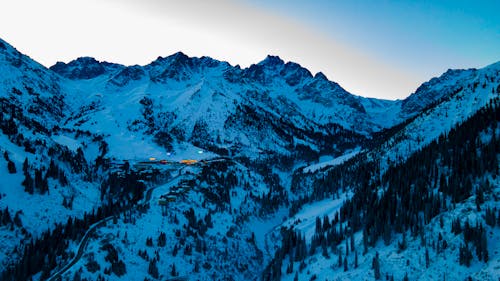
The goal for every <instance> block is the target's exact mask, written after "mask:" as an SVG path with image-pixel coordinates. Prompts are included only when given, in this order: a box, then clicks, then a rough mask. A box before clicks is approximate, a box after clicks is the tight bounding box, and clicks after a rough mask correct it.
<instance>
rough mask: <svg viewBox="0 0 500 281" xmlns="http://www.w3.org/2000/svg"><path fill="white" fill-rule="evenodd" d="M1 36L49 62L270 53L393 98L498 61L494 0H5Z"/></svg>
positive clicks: (244, 62) (243, 57)
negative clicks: (445, 74)
mask: <svg viewBox="0 0 500 281" xmlns="http://www.w3.org/2000/svg"><path fill="white" fill-rule="evenodd" d="M0 7H1V9H0V37H1V38H2V39H4V40H6V41H7V42H9V43H11V44H12V45H14V47H16V48H17V49H19V50H20V51H21V52H23V53H25V54H28V55H29V56H31V57H32V58H33V59H35V60H37V61H39V62H40V63H42V64H44V65H46V66H50V65H52V64H54V63H55V62H57V61H65V62H67V61H70V60H72V59H75V58H77V57H80V56H93V57H95V58H97V59H98V60H106V61H110V62H116V63H121V64H125V65H132V64H147V63H149V62H151V61H152V60H154V59H155V58H156V57H158V56H168V55H170V54H172V53H174V52H177V51H182V52H184V53H186V54H188V55H190V56H204V55H206V56H211V57H213V58H215V59H219V60H224V61H228V62H230V63H231V64H233V65H236V64H239V65H241V66H242V67H246V66H249V65H250V64H252V63H257V62H259V61H261V60H262V59H264V58H265V56H266V55H267V54H272V55H278V56H280V57H281V58H282V59H283V60H285V61H295V62H298V63H300V64H301V65H302V66H304V67H306V68H308V69H309V70H311V72H313V73H315V72H318V71H321V72H323V73H324V74H326V76H327V77H328V78H329V79H330V80H333V81H336V82H338V83H339V84H340V85H342V86H343V87H344V88H346V89H347V90H348V91H350V92H351V93H353V94H356V95H361V96H369V97H378V98H387V99H396V98H404V97H406V96H408V95H409V94H411V93H412V92H413V91H414V90H415V89H416V87H418V85H420V84H421V83H422V82H424V81H427V80H429V79H430V78H432V77H434V76H437V75H439V74H441V73H442V72H444V71H446V70H447V69H448V68H470V67H477V68H478V67H483V66H486V65H488V64H491V63H494V62H496V61H499V60H500V17H499V16H498V15H497V13H498V11H500V1H498V0H496V1H493V0H492V1H483V0H476V1H472V0H471V1H462V0H455V1H451V0H450V1H444V0H435V1H424V0H422V1H380V0H373V1H368V0H366V1H359V0H346V1H337V0H308V1H306V0H300V1H299V0H273V1H269V0H232V1H231V0H211V1H208V0H199V1H195V0H182V1H172V0H44V1H40V0H2V3H1V6H0Z"/></svg>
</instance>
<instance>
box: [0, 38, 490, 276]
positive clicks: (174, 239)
mask: <svg viewBox="0 0 500 281" xmlns="http://www.w3.org/2000/svg"><path fill="white" fill-rule="evenodd" d="M56 65H58V66H57V67H56ZM56 65H55V66H53V67H51V68H52V69H48V68H45V67H44V66H42V65H40V64H38V63H36V62H35V61H33V60H31V59H30V58H29V57H27V56H25V55H22V54H21V53H19V52H17V51H16V50H15V49H14V48H13V47H11V46H10V45H9V44H8V43H6V42H5V43H4V41H2V40H1V39H0V73H2V76H0V106H1V107H2V112H1V114H0V129H1V132H2V134H0V151H1V152H2V153H3V154H4V161H0V171H1V175H2V177H1V180H0V238H3V239H0V244H1V245H2V247H0V248H1V249H2V250H1V251H0V264H2V266H4V268H5V271H3V270H2V271H3V272H0V279H2V280H4V279H5V280H9V281H10V280H24V279H29V278H32V279H34V280H45V279H46V278H49V277H51V276H53V275H52V274H55V273H56V272H57V271H58V269H61V268H64V265H65V264H66V262H70V261H71V257H72V255H74V254H75V253H76V252H77V251H82V250H84V251H85V254H83V255H80V259H79V260H78V261H75V262H74V263H73V264H72V266H70V267H69V268H68V270H67V271H64V274H62V275H61V276H60V277H61V278H62V279H63V280H73V279H76V280H78V279H79V278H81V279H82V280H120V279H121V278H127V279H130V280H142V279H148V280H151V279H168V278H175V277H179V276H180V277H183V276H189V277H188V278H191V277H192V278H195V279H196V278H197V279H200V280H216V279H228V280H250V279H252V280H260V279H262V280H278V279H281V280H292V279H293V278H294V276H300V280H302V279H307V280H309V279H313V278H320V280H321V279H323V278H325V279H326V278H328V279H330V277H331V276H337V277H338V278H351V277H352V278H361V276H365V277H366V276H372V277H374V278H376V277H375V276H376V275H377V273H376V271H374V270H373V269H372V260H371V259H372V258H373V259H375V258H377V259H378V258H380V264H381V266H380V267H381V271H382V272H383V273H384V274H387V276H389V274H391V273H392V274H393V276H395V277H396V278H402V277H403V276H404V274H405V272H404V271H403V268H404V270H407V272H406V273H407V274H408V273H409V274H410V277H411V279H414V278H417V277H418V276H421V277H418V278H420V279H422V280H428V279H433V278H434V279H437V278H441V275H440V274H441V272H440V268H444V266H452V267H453V268H454V269H456V270H454V272H457V273H456V274H455V275H452V276H458V275H460V276H467V275H471V276H476V277H477V276H486V277H488V278H490V277H491V279H494V278H495V277H498V276H497V275H495V271H494V270H493V268H494V267H495V266H496V264H495V263H494V260H495V259H497V258H498V253H496V252H494V251H493V249H495V247H496V246H497V245H500V231H498V230H497V229H496V228H495V226H494V224H492V221H491V212H496V210H500V205H498V203H497V201H495V200H494V198H495V197H496V196H500V193H499V192H500V191H499V190H498V188H497V187H496V185H497V184H498V179H499V178H500V177H498V175H497V174H498V168H497V170H496V171H495V169H494V167H493V168H492V165H493V166H495V164H494V158H493V157H491V156H492V155H493V156H494V153H496V154H497V155H499V153H498V144H497V142H496V139H500V130H499V129H498V125H497V124H498V104H499V102H498V101H499V95H500V63H494V64H492V65H490V66H488V67H486V68H482V69H477V70H475V69H469V70H454V71H453V70H452V71H448V72H446V73H444V74H443V75H441V76H440V77H437V78H434V79H431V81H428V82H426V83H424V84H423V85H422V86H421V87H419V88H418V89H417V90H416V91H415V93H414V94H413V95H411V96H410V97H409V98H407V99H405V100H402V101H401V100H399V101H388V100H378V99H370V98H362V97H359V96H354V95H352V94H350V93H348V92H347V91H345V90H344V89H343V88H342V87H341V86H340V85H338V84H337V83H335V82H332V81H329V80H327V79H326V76H324V75H322V74H321V73H317V74H316V75H314V76H313V75H312V74H311V73H310V72H309V71H308V70H307V69H305V68H302V67H301V66H300V65H298V64H296V63H293V62H287V63H285V62H284V61H283V60H281V59H280V58H279V57H276V56H268V57H266V58H265V59H264V60H263V61H261V62H259V63H257V64H254V65H252V66H250V67H248V68H245V69H241V68H240V67H238V66H231V65H230V64H228V63H226V62H220V61H216V60H213V59H211V58H208V57H202V58H189V57H188V56H186V55H185V54H182V53H176V54H173V55H172V56H168V57H159V58H158V59H157V60H155V61H153V62H152V63H150V64H148V65H145V66H139V65H133V66H123V65H118V64H112V63H107V62H98V61H97V60H95V59H93V58H89V57H82V58H79V59H76V60H74V61H72V62H70V63H68V64H64V63H59V64H56ZM54 69H55V70H54ZM56 71H57V72H58V73H57V72H56ZM492 114H494V115H492ZM495 114H496V115H495ZM481 120H482V121H481ZM484 120H487V122H486V121H484ZM473 122H478V123H477V124H479V125H478V126H475V127H474V126H473V124H475V123H473ZM471 124H472V125H471ZM471 126H472V127H471ZM470 128H476V129H474V133H473V135H470V136H467V134H466V133H465V132H467V131H470ZM457 132H458V133H457ZM464 136H466V138H465V140H464ZM471 144H477V145H478V148H477V149H476V150H477V151H479V152H475V153H473V152H474V147H472V146H471ZM439 145H441V148H440V150H436V147H439ZM443 147H444V148H443ZM464 149H466V150H464ZM429 151H431V152H429ZM436 151H437V152H436ZM463 151H467V155H464V157H469V158H470V159H468V158H465V160H464V161H462V157H460V155H459V154H460V153H463ZM446 153H448V155H446ZM491 153H493V154H491ZM490 154H491V155H490ZM436 155H437V156H436ZM440 155H442V156H440ZM457 155H458V158H457ZM485 155H486V156H488V157H486V156H485ZM473 156H474V157H473ZM481 156H482V157H484V158H481ZM497 158H498V156H497ZM415 159H417V160H418V161H420V162H418V161H417V160H415ZM422 159H424V160H422ZM450 159H452V161H450ZM458 159H460V161H459V160H458ZM160 160H161V161H160ZM186 160H187V161H188V162H185V161H186ZM483 160H484V161H483ZM183 161H184V162H183ZM189 161H194V162H189ZM186 163H195V164H186ZM441 163H444V164H442V165H443V166H441ZM461 163H463V164H461ZM470 163H476V164H470ZM477 163H478V164H477ZM492 163H493V164H492ZM401 167H403V168H401ZM428 167H432V168H428ZM484 167H486V169H485V168H484ZM425 169H427V170H425ZM464 169H465V170H466V171H472V172H471V173H473V176H472V174H471V176H470V179H467V175H465V176H463V175H461V174H460V173H459V171H461V170H464ZM422 171H424V172H422ZM419 173H420V174H419ZM394 175H402V176H399V177H395V176H394ZM423 178H425V179H426V180H425V181H424V180H421V179H423ZM405 179H411V182H409V185H410V186H408V188H406V186H405V188H404V189H401V188H400V187H403V184H402V183H405ZM389 181H390V182H391V183H393V182H396V183H395V184H391V185H389V184H387V182H389ZM469 183H470V184H469ZM487 183H490V185H492V188H488V184H487ZM452 186H458V189H457V190H460V193H459V192H454V191H453V189H452V188H450V187H452ZM483 186H484V189H483ZM414 190H418V191H422V192H423V193H425V194H426V196H424V197H422V196H420V195H419V193H412V192H413V191H414ZM462 191H463V192H462ZM480 192H484V194H483V195H481V193H480ZM391 194H398V196H396V197H395V196H392V195H391ZM408 194H410V195H411V196H413V197H411V198H413V199H412V200H409V201H408V200H407V199H408V198H410V197H408V196H407V195H408ZM481 196H483V199H482V201H481V200H480V198H481ZM421 197H422V198H421ZM166 198H168V200H173V201H168V203H166V202H165V199H166ZM398 198H399V199H398ZM433 198H434V199H436V198H437V200H438V202H440V203H439V204H441V205H443V204H444V207H442V208H436V207H435V205H436V204H437V203H436V201H433V200H434V199H433ZM443 198H445V199H443ZM463 198H465V199H463ZM476 198H479V199H476ZM403 199H404V200H405V201H404V204H409V206H410V207H408V208H400V207H401V206H403V205H401V203H400V202H403V201H402V200H403ZM398 200H400V201H398ZM449 200H453V203H450V202H449ZM478 200H479V201H478ZM421 201H424V203H425V204H431V205H430V206H432V208H430V207H428V208H427V209H421V208H422V206H423V205H424V204H423V203H422V204H420V203H419V202H421ZM474 201H476V202H479V203H475V202H474ZM387 202H390V204H389V205H391V206H393V207H394V208H388V209H387V212H386V213H384V212H383V206H384V204H388V203H387ZM443 202H446V203H443ZM481 202H482V203H481ZM414 203H415V204H416V205H413V204H414ZM164 204H167V205H164ZM441 205H440V206H441ZM476 205H477V206H479V207H480V208H481V210H479V207H477V206H476ZM369 206H382V207H380V208H379V209H380V210H378V209H377V210H369ZM396 207H397V213H396V215H395V214H394V213H391V212H393V211H394V210H396ZM474 207H476V208H477V209H476V208H474ZM495 208H496V209H495ZM360 210H363V211H362V212H360ZM415 210H417V211H418V210H420V211H422V213H425V218H426V220H425V222H423V221H421V220H420V218H421V216H420V215H418V216H417V215H415V216H414V215H411V216H410V215H408V214H409V213H411V212H416V211H415ZM337 211H338V212H340V214H339V213H337V214H336V212H337ZM464 212H465V213H466V214H467V217H468V218H469V219H470V220H471V222H477V223H478V225H479V224H480V223H481V224H482V223H483V222H484V220H483V218H488V221H486V222H485V223H486V224H487V225H488V226H485V229H487V230H488V234H487V235H488V237H487V239H488V241H489V243H487V247H485V246H476V245H479V244H478V243H477V242H473V243H474V245H473V246H472V245H471V246H470V249H474V248H476V250H478V251H484V249H485V248H487V252H488V251H489V254H490V263H489V264H488V263H484V262H483V261H484V260H482V259H483V255H482V254H480V255H479V254H478V258H477V259H476V258H475V256H474V257H473V258H471V259H472V266H471V267H468V266H467V267H466V266H465V265H462V264H461V263H462V259H461V261H460V264H459V263H458V261H455V257H458V256H459V251H460V253H461V254H460V255H462V253H463V251H465V250H464V249H462V248H463V247H462V244H461V243H462V240H461V239H459V238H461V237H459V236H457V235H455V234H454V233H453V230H452V231H451V232H450V231H449V229H448V228H449V227H448V226H449V225H450V224H451V222H452V219H454V218H455V217H457V216H459V215H460V214H462V213H464ZM11 214H12V215H11ZM371 214H377V216H381V217H382V216H388V214H391V215H390V216H393V217H396V218H405V220H403V221H404V223H405V225H407V226H411V227H410V228H411V230H408V229H404V228H403V229H402V228H401V227H399V228H398V227H394V228H388V227H387V225H383V226H380V225H378V224H377V220H376V219H374V218H373V217H370V215H371ZM412 214H416V213H412ZM499 215H500V213H499ZM336 216H337V219H336V218H335V217H336ZM325 217H326V220H325ZM318 218H319V220H320V223H319V227H318V223H317V220H318ZM103 219H104V220H108V221H109V222H108V223H102V224H99V222H102V220H103ZM365 220H366V221H367V222H369V223H367V224H366V226H367V227H369V229H366V230H364V229H361V228H360V227H361V226H363V222H364V221H365ZM439 220H443V222H439ZM398 221H399V223H401V225H402V223H403V222H402V220H399V219H398ZM415 222H418V223H415ZM94 223H98V224H99V227H98V228H97V229H96V230H95V231H94V233H95V235H93V236H92V237H91V238H89V240H88V244H86V245H87V246H86V249H80V248H79V247H78V241H80V238H81V237H83V235H84V234H85V233H86V230H87V229H88V228H89V227H90V226H91V225H93V224H94ZM419 223H422V224H424V226H425V228H422V227H421V226H420V225H419ZM464 223H465V221H464V220H462V221H461V224H462V225H463V224H464ZM499 223H500V222H499ZM440 224H441V225H442V226H439V225H440ZM492 225H493V226H492ZM315 226H316V227H315ZM332 227H333V228H332ZM452 227H453V226H452ZM416 228H418V229H425V233H424V234H425V235H428V238H426V237H427V236H425V235H424V236H425V237H424V238H425V239H429V242H428V244H426V245H431V242H430V241H439V243H438V246H437V249H436V248H431V247H430V246H429V247H428V248H429V252H430V260H431V261H433V262H434V261H435V264H432V265H430V268H431V269H429V270H427V269H424V267H425V263H424V262H423V261H422V260H421V261H419V262H417V261H416V260H418V259H419V258H421V257H424V256H425V252H424V250H422V248H420V247H421V246H419V245H421V244H419V243H420V242H419V241H418V239H416V238H414V236H413V234H414V233H416V230H415V229H416ZM332 229H335V231H333V230H332ZM382 229H383V231H382ZM474 231H476V230H474ZM479 231H480V230H477V233H479V234H481V233H484V232H479ZM349 232H350V234H349ZM339 233H340V234H339ZM387 233H388V234H387ZM407 233H411V234H412V236H411V239H410V235H408V237H407V238H405V237H406V236H405V235H406V234H407ZM474 233H476V232H474ZM327 234H328V235H327ZM481 235H483V234H481ZM349 236H351V237H352V238H351V237H349ZM379 236H383V237H382V238H383V240H384V245H385V246H382V245H381V244H383V243H382V241H379V240H378V239H377V238H378V237H379ZM321 237H326V238H325V239H322V238H321ZM438 237H441V238H440V239H439V240H438ZM443 238H444V239H445V240H446V241H447V243H448V246H447V247H448V248H447V249H445V250H442V247H443V246H442V240H443ZM321 239H322V240H321ZM365 239H366V240H367V241H368V242H369V243H366V244H367V245H366V246H364V244H365ZM405 239H407V240H405ZM425 239H424V240H425ZM380 240H382V239H380ZM30 241H31V242H30ZM401 241H403V242H401ZM344 242H345V244H346V246H345V247H344V246H343V244H344ZM469 242H470V241H469ZM327 243H328V246H327ZM385 243H388V244H387V245H386V244H385ZM465 243H468V240H467V239H465ZM471 243H472V242H471ZM348 244H349V245H350V246H349V245H348ZM368 244H369V245H368ZM399 244H401V246H399ZM299 245H300V247H299ZM405 245H407V247H408V249H411V252H410V250H405V249H404V248H405ZM320 246H321V251H319V250H318V251H316V248H320ZM303 247H306V249H305V250H304V248H303ZM363 247H366V250H364V251H366V253H364V254H363V255H361V249H362V248H363ZM459 248H460V250H459ZM290 249H293V250H290ZM348 249H350V253H351V254H348ZM355 249H357V252H355V251H356V250H355ZM467 249H468V250H469V248H467ZM377 252H380V253H381V254H380V256H379V255H378V254H377ZM443 252H444V253H446V254H447V255H451V258H448V257H445V258H443ZM358 254H359V268H356V267H357V265H356V266H355V263H357V262H355V261H354V259H355V257H354V255H356V260H358ZM286 255H288V256H289V257H288V258H286V260H285V262H283V257H285V256H286ZM337 256H338V257H339V259H341V258H343V260H342V262H341V264H342V265H344V264H345V266H344V271H343V270H342V267H341V266H339V265H338V263H337V262H336V259H337ZM332 257H334V258H333V260H332V259H331V258H332ZM406 259H412V261H411V263H409V262H407V261H406ZM470 262H471V260H469V263H470ZM404 264H406V266H405V265H404ZM455 266H456V267H455ZM264 267H266V270H264V271H263V270H262V269H263V268H264ZM285 272H286V274H285ZM292 273H293V274H292ZM379 273H380V272H379ZM427 275H428V276H430V277H428V278H427V277H425V276H427ZM53 277H54V276H53ZM72 278H73V279H72ZM297 278H298V277H297ZM426 278H427V279H426ZM452 278H453V277H452ZM476 279H478V278H476Z"/></svg>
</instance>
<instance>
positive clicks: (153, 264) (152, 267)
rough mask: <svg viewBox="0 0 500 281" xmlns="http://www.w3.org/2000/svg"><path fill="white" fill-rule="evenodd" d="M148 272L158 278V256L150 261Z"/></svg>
mask: <svg viewBox="0 0 500 281" xmlns="http://www.w3.org/2000/svg"><path fill="white" fill-rule="evenodd" d="M148 273H149V275H151V277H153V278H155V279H158V277H159V273H158V267H157V266H156V258H153V259H152V260H151V261H149V267H148Z"/></svg>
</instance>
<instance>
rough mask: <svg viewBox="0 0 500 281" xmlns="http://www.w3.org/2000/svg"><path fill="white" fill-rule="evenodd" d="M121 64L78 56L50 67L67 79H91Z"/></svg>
mask: <svg viewBox="0 0 500 281" xmlns="http://www.w3.org/2000/svg"><path fill="white" fill-rule="evenodd" d="M119 67H121V65H118V64H113V63H109V62H99V61H97V60H96V59H95V58H93V57H79V58H77V59H76V60H72V61H70V62H69V63H64V62H60V61H59V62H57V63H56V64H55V65H53V66H51V67H50V69H51V70H52V71H54V72H56V73H58V74H59V75H61V76H64V77H66V78H69V79H92V78H95V77H97V76H100V75H102V74H105V73H107V72H109V71H111V70H116V69H117V68H119Z"/></svg>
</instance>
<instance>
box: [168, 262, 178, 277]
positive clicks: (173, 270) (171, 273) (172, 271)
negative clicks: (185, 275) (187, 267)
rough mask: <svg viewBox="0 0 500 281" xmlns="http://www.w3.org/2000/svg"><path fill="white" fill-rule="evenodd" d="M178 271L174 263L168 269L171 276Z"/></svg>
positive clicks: (175, 274)
mask: <svg viewBox="0 0 500 281" xmlns="http://www.w3.org/2000/svg"><path fill="white" fill-rule="evenodd" d="M178 274H179V273H178V272H177V269H175V263H173V264H172V270H171V271H170V275H172V276H173V277H176V276H177V275H178Z"/></svg>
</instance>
